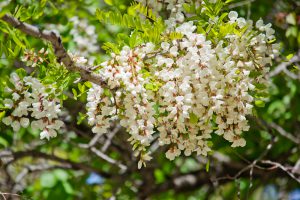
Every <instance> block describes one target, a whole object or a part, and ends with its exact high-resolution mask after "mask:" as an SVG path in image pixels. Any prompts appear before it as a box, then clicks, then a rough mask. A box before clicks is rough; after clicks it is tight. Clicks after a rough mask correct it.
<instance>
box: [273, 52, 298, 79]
mask: <svg viewBox="0 0 300 200" xmlns="http://www.w3.org/2000/svg"><path fill="white" fill-rule="evenodd" d="M297 62H300V50H299V51H298V52H297V53H296V54H295V55H294V56H293V57H292V58H291V59H290V60H289V61H288V62H282V63H281V64H280V65H278V66H277V67H275V69H274V70H273V71H271V72H270V73H269V74H268V77H270V78H271V77H273V76H276V75H277V74H279V73H281V72H282V71H283V72H284V73H285V74H286V75H288V76H289V77H290V78H292V79H299V80H300V77H299V76H297V75H295V74H293V73H291V72H290V71H289V70H287V67H288V66H290V65H292V64H294V63H297Z"/></svg>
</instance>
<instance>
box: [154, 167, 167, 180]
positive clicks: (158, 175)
mask: <svg viewBox="0 0 300 200" xmlns="http://www.w3.org/2000/svg"><path fill="white" fill-rule="evenodd" d="M154 177H155V182H156V183H157V184H160V183H163V182H164V181H165V180H166V177H165V174H164V172H163V171H162V170H160V169H155V171H154Z"/></svg>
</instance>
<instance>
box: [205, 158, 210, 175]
mask: <svg viewBox="0 0 300 200" xmlns="http://www.w3.org/2000/svg"><path fill="white" fill-rule="evenodd" d="M209 165H210V161H209V159H207V163H206V166H205V170H206V172H209Z"/></svg>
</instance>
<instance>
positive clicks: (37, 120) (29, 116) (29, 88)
mask: <svg viewBox="0 0 300 200" xmlns="http://www.w3.org/2000/svg"><path fill="white" fill-rule="evenodd" d="M10 82H11V84H12V85H13V87H11V88H10V87H7V88H6V92H8V93H10V94H11V98H7V99H4V101H3V103H4V106H5V107H6V108H8V109H9V110H12V112H11V113H10V115H9V116H6V117H4V118H3V119H2V122H3V123H4V124H6V125H7V126H11V127H12V128H13V130H14V131H15V132H17V131H19V129H20V128H21V127H24V128H26V127H28V126H29V125H31V128H32V129H38V130H41V133H40V138H41V139H44V138H47V139H50V138H51V137H55V136H56V135H57V130H59V129H60V128H61V127H62V126H63V122H62V121H61V120H59V119H58V115H59V113H60V112H61V109H60V101H59V99H58V98H57V96H56V92H55V87H53V86H51V85H48V86H45V85H43V84H42V83H41V82H40V81H39V80H38V79H36V78H33V77H31V76H26V77H24V78H23V79H22V78H20V77H19V76H18V75H17V74H16V73H12V74H11V76H10Z"/></svg>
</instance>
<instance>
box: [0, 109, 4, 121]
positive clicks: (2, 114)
mask: <svg viewBox="0 0 300 200" xmlns="http://www.w3.org/2000/svg"><path fill="white" fill-rule="evenodd" d="M4 116H5V111H2V112H0V122H1V120H2V119H3V117H4Z"/></svg>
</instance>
